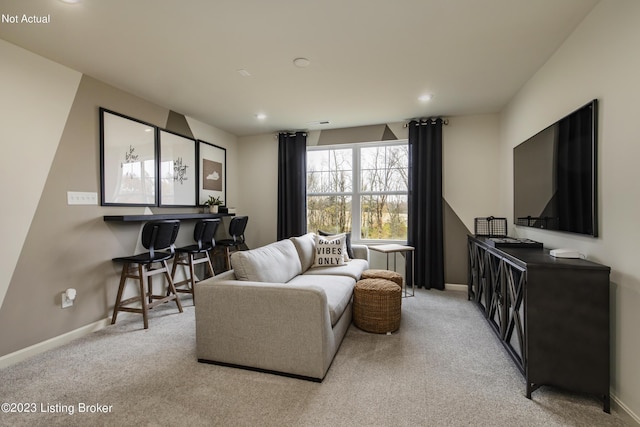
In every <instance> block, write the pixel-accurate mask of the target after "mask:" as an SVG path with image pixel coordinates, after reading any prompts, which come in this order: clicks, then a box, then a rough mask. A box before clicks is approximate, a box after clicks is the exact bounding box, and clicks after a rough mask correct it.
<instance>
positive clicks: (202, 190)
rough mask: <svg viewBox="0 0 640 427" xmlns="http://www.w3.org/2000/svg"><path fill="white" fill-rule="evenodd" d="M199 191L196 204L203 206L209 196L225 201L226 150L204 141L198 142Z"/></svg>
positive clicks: (224, 202)
mask: <svg viewBox="0 0 640 427" xmlns="http://www.w3.org/2000/svg"><path fill="white" fill-rule="evenodd" d="M198 166H199V168H198V170H199V175H200V178H199V182H200V184H199V187H198V188H199V190H198V202H199V204H200V205H204V202H206V201H207V199H208V198H209V196H213V197H220V200H221V201H222V202H223V203H222V204H223V205H225V204H226V201H227V198H226V197H227V150H226V149H224V148H222V147H218V146H217V145H213V144H209V143H208V142H205V141H198Z"/></svg>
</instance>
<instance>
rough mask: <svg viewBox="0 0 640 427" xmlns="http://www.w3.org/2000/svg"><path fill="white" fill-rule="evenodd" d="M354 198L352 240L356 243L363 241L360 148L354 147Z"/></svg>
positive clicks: (352, 206) (352, 204)
mask: <svg viewBox="0 0 640 427" xmlns="http://www.w3.org/2000/svg"><path fill="white" fill-rule="evenodd" d="M352 164H353V168H352V169H353V170H352V173H353V188H352V190H353V196H351V238H352V239H353V240H355V241H359V240H360V239H361V237H360V236H362V233H361V232H360V218H361V217H362V215H361V213H360V147H358V146H355V147H353V160H352Z"/></svg>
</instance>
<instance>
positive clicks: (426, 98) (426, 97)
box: [418, 93, 433, 102]
mask: <svg viewBox="0 0 640 427" xmlns="http://www.w3.org/2000/svg"><path fill="white" fill-rule="evenodd" d="M432 99H433V95H432V94H430V93H425V94H424V95H421V96H420V97H419V98H418V100H419V101H420V102H429V101H431V100H432Z"/></svg>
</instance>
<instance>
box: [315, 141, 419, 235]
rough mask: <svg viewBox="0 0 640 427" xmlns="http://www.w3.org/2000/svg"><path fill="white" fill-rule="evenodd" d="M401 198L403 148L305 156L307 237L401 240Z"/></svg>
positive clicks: (356, 148) (357, 147)
mask: <svg viewBox="0 0 640 427" xmlns="http://www.w3.org/2000/svg"><path fill="white" fill-rule="evenodd" d="M407 192H408V146H407V144H406V142H404V143H398V142H394V143H392V144H353V145H349V146H348V148H345V147H344V146H341V147H340V148H336V147H331V148H329V147H327V148H322V149H318V148H313V149H309V150H308V151H307V227H308V230H309V231H313V232H316V231H318V230H323V231H328V232H333V233H341V232H346V231H351V230H356V231H358V232H359V234H360V238H361V239H364V240H369V239H373V240H406V238H407ZM353 221H356V223H353Z"/></svg>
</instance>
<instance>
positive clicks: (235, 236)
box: [217, 216, 249, 270]
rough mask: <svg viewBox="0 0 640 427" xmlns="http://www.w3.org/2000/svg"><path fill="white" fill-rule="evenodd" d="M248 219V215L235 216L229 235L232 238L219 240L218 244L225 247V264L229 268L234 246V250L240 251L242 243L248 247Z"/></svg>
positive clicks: (230, 225) (230, 224)
mask: <svg viewBox="0 0 640 427" xmlns="http://www.w3.org/2000/svg"><path fill="white" fill-rule="evenodd" d="M248 221H249V217H248V216H236V217H233V218H232V219H231V222H230V223H229V235H230V236H231V238H230V239H224V240H218V243H217V244H218V245H219V246H222V247H224V258H225V259H224V263H225V264H224V266H225V269H227V270H229V269H230V268H231V252H232V251H231V249H232V248H233V249H234V251H239V250H240V246H241V245H244V246H245V249H247V247H246V244H245V242H244V230H245V229H246V228H247V222H248Z"/></svg>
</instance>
